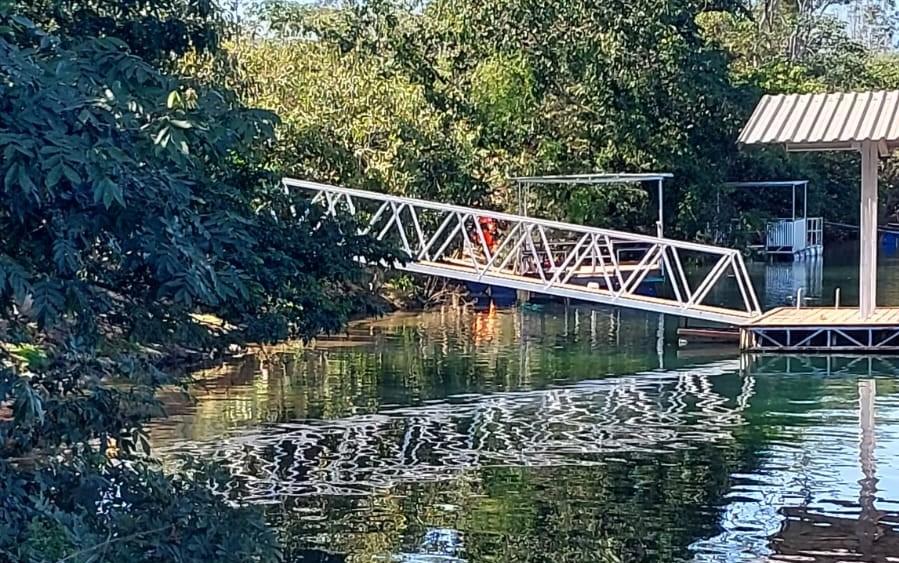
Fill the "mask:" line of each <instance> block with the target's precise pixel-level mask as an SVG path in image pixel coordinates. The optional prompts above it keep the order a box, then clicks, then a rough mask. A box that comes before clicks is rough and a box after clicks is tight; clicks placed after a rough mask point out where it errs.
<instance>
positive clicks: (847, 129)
mask: <svg viewBox="0 0 899 563" xmlns="http://www.w3.org/2000/svg"><path fill="white" fill-rule="evenodd" d="M854 98H855V99H854V100H853V102H852V108H851V109H850V110H849V115H848V116H847V117H846V120H845V121H844V123H843V130H842V131H840V140H842V141H847V140H849V139H852V138H854V137H855V135H856V133H858V124H859V123H861V120H862V117H864V115H865V112H866V111H868V106H869V105H870V104H871V92H860V93H856V94H855V95H854Z"/></svg>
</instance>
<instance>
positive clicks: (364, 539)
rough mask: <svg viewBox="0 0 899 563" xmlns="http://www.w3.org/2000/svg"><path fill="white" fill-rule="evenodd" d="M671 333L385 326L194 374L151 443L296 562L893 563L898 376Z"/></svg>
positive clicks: (479, 322)
mask: <svg viewBox="0 0 899 563" xmlns="http://www.w3.org/2000/svg"><path fill="white" fill-rule="evenodd" d="M894 260H895V259H894V258H891V257H889V256H886V257H885V259H884V260H883V261H882V264H881V275H880V280H881V295H882V297H883V299H882V302H883V303H889V304H896V305H899V279H895V276H891V275H890V273H891V272H895V271H896V270H895V267H896V266H897V264H896V263H895V262H894ZM782 268H788V269H789V270H788V274H785V272H786V271H787V270H783V269H782ZM854 269H855V266H854V265H853V262H852V259H851V253H849V252H845V253H837V254H834V255H832V256H831V255H828V256H826V257H825V260H824V266H823V267H819V266H809V267H805V266H803V267H802V270H799V269H794V267H793V266H792V265H785V266H775V267H774V271H772V269H771V267H768V268H766V267H765V266H764V265H759V266H758V267H756V268H754V269H753V274H754V276H756V277H757V287H761V288H762V290H761V293H762V295H763V297H764V300H765V301H766V302H767V303H768V305H769V306H770V305H773V304H781V303H783V302H784V301H785V300H789V299H794V298H795V297H794V296H795V294H796V291H797V289H798V288H797V287H796V284H797V283H801V284H804V285H803V287H805V290H804V291H803V293H804V294H805V295H811V297H812V299H814V300H816V301H817V302H820V303H828V302H831V301H832V300H833V294H834V291H835V289H836V288H837V287H840V288H841V292H842V296H843V297H842V299H843V300H844V303H847V304H848V303H850V302H854V301H853V299H854V297H853V296H854V294H855V292H854V289H855V288H854V287H852V286H853V285H854V284H856V283H857V282H856V281H855V280H854V276H853V273H854ZM804 271H805V272H806V273H803V272H804ZM809 275H810V276H811V277H809ZM803 276H805V277H803ZM796 280H800V282H797V281H796ZM802 280H805V281H802ZM675 325H676V323H675V322H674V321H673V320H671V319H668V320H667V321H664V320H663V321H660V318H659V316H658V315H652V314H644V313H639V312H628V311H616V310H612V309H608V308H603V307H595V306H588V305H572V306H569V307H564V306H562V305H545V306H542V307H541V306H526V307H518V308H509V309H496V308H490V307H485V308H482V309H477V310H456V309H447V310H443V311H435V312H428V313H420V314H397V315H392V316H390V317H386V318H383V319H378V320H374V321H369V322H365V323H360V324H357V325H355V326H354V327H353V328H352V330H351V331H350V333H349V335H348V336H347V337H344V338H337V339H331V340H327V341H323V342H320V343H318V344H317V345H316V346H315V347H313V348H307V349H303V350H298V351H292V352H285V353H281V354H276V355H272V356H271V357H268V358H264V359H263V358H260V357H252V358H247V359H245V360H244V361H241V362H236V363H234V364H232V365H228V366H224V367H222V368H219V369H215V370H210V371H208V372H203V373H201V374H198V378H199V379H200V380H201V381H202V382H203V385H202V387H200V388H198V390H197V392H196V400H195V401H186V400H184V399H182V398H180V397H178V396H174V395H173V396H171V397H168V398H167V402H168V406H169V412H170V414H171V416H170V417H169V418H168V419H165V420H161V421H159V422H158V423H156V424H155V425H154V427H153V429H152V436H153V443H154V447H155V449H156V452H157V454H159V455H160V457H162V458H163V459H172V458H173V456H175V455H176V454H179V453H190V454H195V455H199V456H202V457H203V458H204V459H215V460H219V461H220V462H222V463H223V464H224V465H225V466H227V467H228V468H229V469H230V470H231V471H232V473H233V476H234V477H233V479H232V481H231V482H230V484H229V485H228V486H227V487H226V488H225V489H223V490H222V493H223V494H226V495H229V496H230V497H232V498H240V499H243V500H246V501H250V502H254V503H259V504H261V505H263V506H264V507H265V508H266V510H267V511H268V513H269V515H270V517H271V519H272V521H273V522H275V523H276V525H278V526H279V528H280V529H281V530H282V533H283V536H284V540H285V545H286V546H287V554H288V556H289V557H290V558H291V560H294V561H316V562H334V563H336V562H369V561H371V562H382V561H398V562H410V563H411V562H416V563H425V562H428V563H430V562H434V563H436V562H463V561H468V562H481V561H484V562H486V561H490V562H494V561H495V562H515V561H533V562H556V561H559V562H567V561H572V562H574V561H578V562H580V561H584V562H587V561H591V562H592V561H601V562H672V561H696V562H763V561H777V562H781V561H782V562H787V561H791V562H792V561H813V562H821V563H825V562H826V563H835V562H837V561H872V562H873V561H877V562H885V561H899V384H897V379H896V374H897V373H899V361H897V360H894V359H891V358H877V357H834V356H830V357H827V356H817V357H814V356H805V357H800V356H793V357H761V356H759V357H753V356H742V357H741V356H740V355H739V354H737V353H736V352H735V351H734V350H733V349H727V348H725V349H720V348H719V349H702V348H698V349H690V348H687V349H684V350H678V349H677V347H676V346H675V345H674V344H675V341H676V338H674V337H673V331H674V329H675Z"/></svg>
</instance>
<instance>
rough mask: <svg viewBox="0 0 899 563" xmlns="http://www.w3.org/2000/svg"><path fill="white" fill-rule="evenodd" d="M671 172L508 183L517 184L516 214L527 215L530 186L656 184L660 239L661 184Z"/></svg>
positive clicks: (542, 178)
mask: <svg viewBox="0 0 899 563" xmlns="http://www.w3.org/2000/svg"><path fill="white" fill-rule="evenodd" d="M673 177H674V174H672V173H671V172H645V173H644V172H636V173H631V172H620V173H615V174H607V173H594V174H561V175H550V176H513V177H511V178H509V180H510V181H513V182H515V183H516V184H518V188H519V192H518V207H519V210H518V212H519V213H520V214H522V215H527V209H526V206H525V203H524V202H525V193H526V192H527V190H528V189H529V188H530V187H531V186H537V185H554V184H569V185H570V184H576V185H578V184H582V185H601V184H643V183H646V182H656V183H657V185H658V197H659V218H658V221H657V222H656V234H657V235H658V236H659V237H661V236H662V232H663V225H664V220H665V213H664V209H663V207H664V206H663V205H662V198H663V194H662V184H663V183H664V181H665V180H668V179H670V178H673Z"/></svg>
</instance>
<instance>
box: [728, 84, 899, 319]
mask: <svg viewBox="0 0 899 563" xmlns="http://www.w3.org/2000/svg"><path fill="white" fill-rule="evenodd" d="M897 116H899V90H891V91H874V92H834V93H831V94H785V95H766V96H762V99H761V100H760V101H759V103H758V105H757V106H756V108H755V110H754V111H753V112H752V116H751V117H750V118H749V121H748V122H747V123H746V125H745V126H744V127H743V130H742V131H741V132H740V137H739V140H738V142H739V143H740V144H746V145H759V144H761V145H764V144H768V145H772V144H774V145H782V146H783V147H784V148H785V149H786V150H787V151H792V152H810V151H853V152H859V153H860V154H861V197H860V209H859V216H860V221H859V223H860V227H859V240H860V242H859V246H860V252H861V260H860V261H859V304H858V309H859V312H860V314H861V317H862V318H863V319H866V318H868V317H871V316H872V315H873V314H874V312H875V309H876V308H877V243H878V239H877V173H878V166H879V164H880V159H881V158H886V157H888V156H889V155H890V154H891V153H892V152H893V151H894V150H895V149H897V148H899V119H896V117H897Z"/></svg>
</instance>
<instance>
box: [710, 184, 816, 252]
mask: <svg viewBox="0 0 899 563" xmlns="http://www.w3.org/2000/svg"><path fill="white" fill-rule="evenodd" d="M724 185H725V187H728V188H790V189H791V190H792V199H791V203H792V213H791V216H790V218H789V219H787V218H776V219H769V220H768V221H767V223H766V226H765V253H766V254H791V255H792V256H793V257H794V258H802V257H805V256H817V255H820V254H821V252H822V251H823V248H824V219H823V218H822V217H809V216H808V180H776V181H761V182H728V183H726V184H724ZM797 188H802V215H801V216H799V217H797V215H796V208H797V202H798V200H797V198H796V195H797V194H796V191H797Z"/></svg>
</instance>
